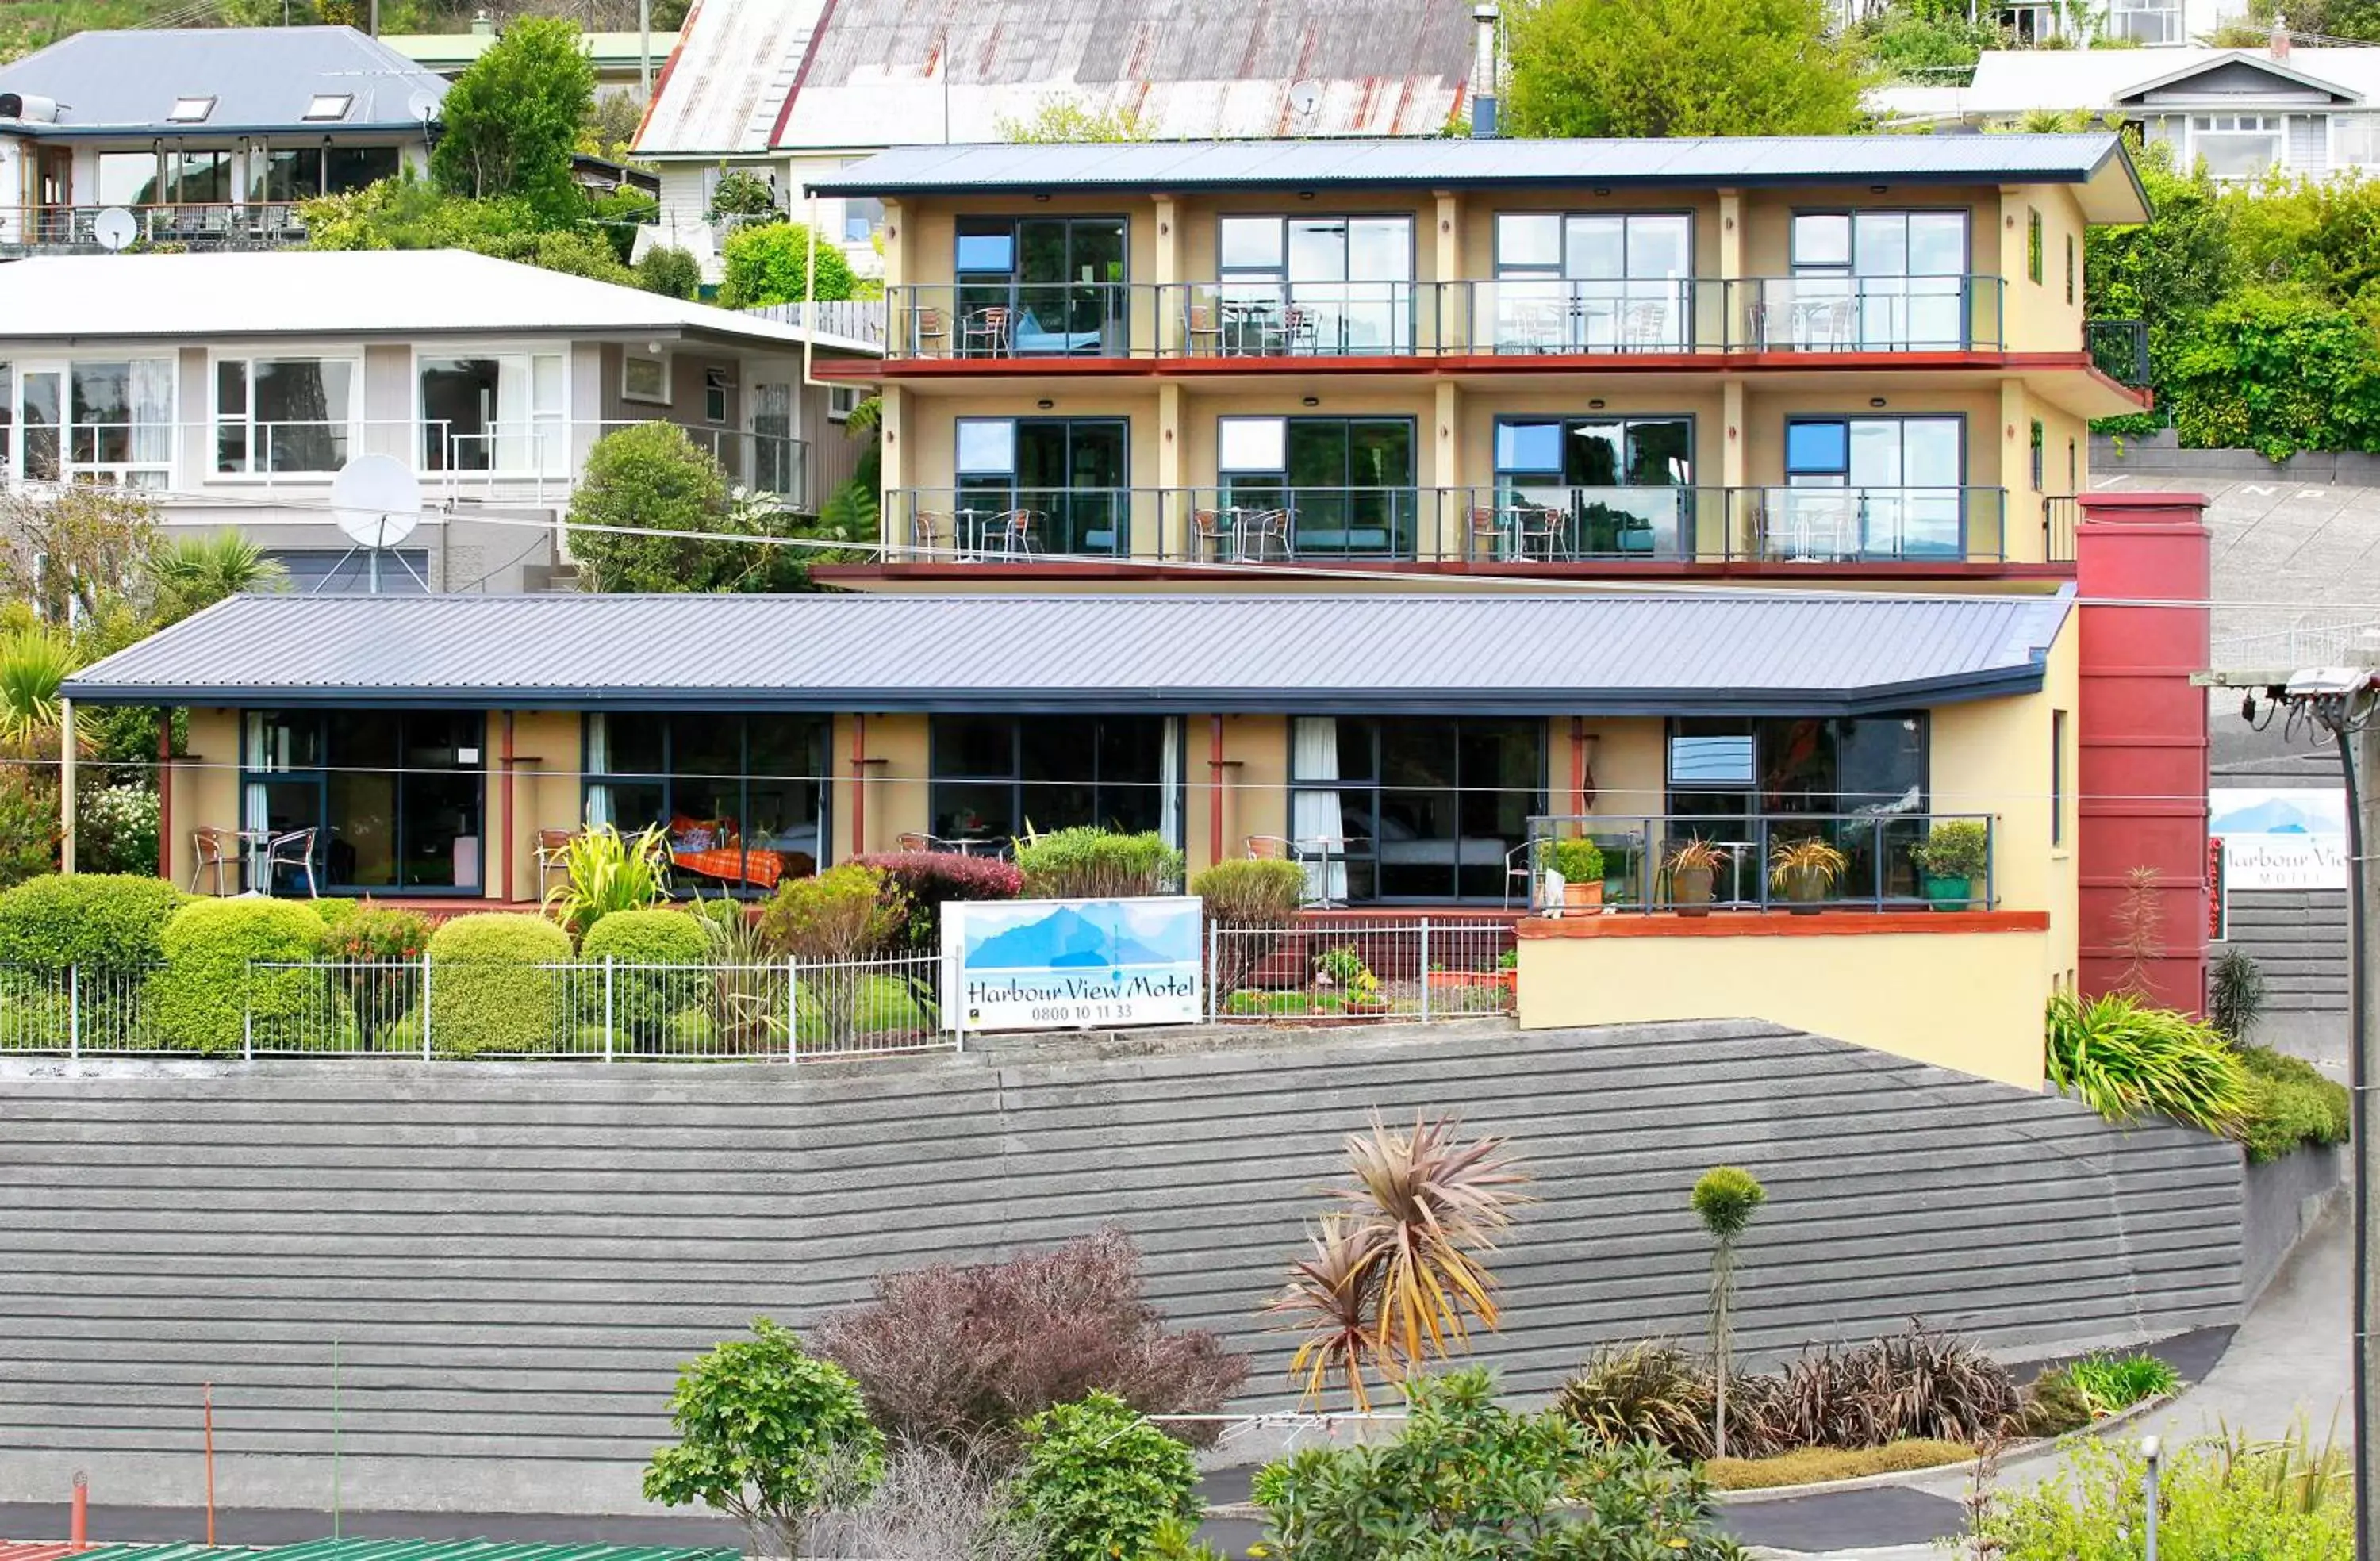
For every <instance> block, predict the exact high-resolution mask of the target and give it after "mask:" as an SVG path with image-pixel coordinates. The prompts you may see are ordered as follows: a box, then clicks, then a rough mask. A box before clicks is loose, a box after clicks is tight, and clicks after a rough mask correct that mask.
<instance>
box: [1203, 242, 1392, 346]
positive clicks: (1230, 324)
mask: <svg viewBox="0 0 2380 1561" xmlns="http://www.w3.org/2000/svg"><path fill="white" fill-rule="evenodd" d="M1217 221H1218V224H1219V225H1218V229H1217V235H1216V245H1217V250H1216V253H1217V257H1218V260H1219V261H1220V264H1219V267H1218V271H1217V276H1218V287H1217V292H1218V295H1219V298H1220V304H1221V307H1222V315H1223V318H1222V326H1223V330H1224V338H1223V351H1225V352H1227V353H1256V354H1306V353H1362V352H1409V351H1411V350H1412V348H1413V273H1414V232H1413V219H1412V218H1411V217H1405V216H1379V217H1266V216H1246V217H1222V218H1219V219H1217Z"/></svg>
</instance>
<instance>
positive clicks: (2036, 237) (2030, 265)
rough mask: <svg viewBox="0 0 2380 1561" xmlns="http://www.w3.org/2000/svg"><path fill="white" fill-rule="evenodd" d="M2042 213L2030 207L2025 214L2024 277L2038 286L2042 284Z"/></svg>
mask: <svg viewBox="0 0 2380 1561" xmlns="http://www.w3.org/2000/svg"><path fill="white" fill-rule="evenodd" d="M2041 250H2042V238H2041V213H2040V212H2036V211H2034V209H2033V208H2032V207H2030V206H2028V207H2026V208H2025V212H2024V275H2025V280H2026V281H2028V282H2031V283H2033V284H2035V285H2036V286H2037V285H2039V284H2040V282H2041V268H2042V263H2043V262H2042V252H2041Z"/></svg>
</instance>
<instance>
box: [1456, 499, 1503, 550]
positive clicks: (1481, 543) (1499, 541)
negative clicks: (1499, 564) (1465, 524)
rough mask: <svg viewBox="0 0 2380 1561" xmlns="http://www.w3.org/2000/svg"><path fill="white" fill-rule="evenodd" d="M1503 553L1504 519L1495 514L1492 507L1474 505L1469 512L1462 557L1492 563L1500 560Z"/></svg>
mask: <svg viewBox="0 0 2380 1561" xmlns="http://www.w3.org/2000/svg"><path fill="white" fill-rule="evenodd" d="M1503 552H1504V517H1503V516H1502V515H1500V514H1497V513H1496V510H1495V507H1494V506H1493V505H1489V504H1477V505H1474V506H1473V507H1472V511H1471V528H1470V531H1469V534H1468V536H1467V538H1466V542H1465V546H1464V550H1463V556H1464V557H1465V558H1466V559H1471V560H1477V559H1488V560H1490V561H1493V560H1495V559H1499V558H1501V557H1502V556H1503Z"/></svg>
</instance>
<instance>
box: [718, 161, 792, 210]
mask: <svg viewBox="0 0 2380 1561" xmlns="http://www.w3.org/2000/svg"><path fill="white" fill-rule="evenodd" d="M710 214H711V215H712V216H714V217H770V216H781V215H783V212H779V210H778V209H777V192H776V191H775V190H774V189H772V188H770V185H769V181H768V180H767V179H766V178H764V177H763V176H761V175H759V174H756V173H754V172H753V171H752V170H751V169H749V168H731V169H728V170H727V171H726V172H724V173H722V174H721V175H719V182H718V183H717V184H716V185H714V186H712V187H711V191H710Z"/></svg>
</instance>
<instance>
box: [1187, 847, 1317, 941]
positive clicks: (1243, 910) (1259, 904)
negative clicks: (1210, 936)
mask: <svg viewBox="0 0 2380 1561" xmlns="http://www.w3.org/2000/svg"><path fill="white" fill-rule="evenodd" d="M1190 892H1191V893H1193V894H1195V895H1196V896H1197V897H1198V898H1199V899H1200V900H1202V901H1204V902H1206V907H1207V919H1208V921H1209V922H1211V923H1213V924H1214V925H1215V926H1219V927H1228V928H1230V929H1232V930H1233V931H1245V930H1247V929H1250V928H1264V927H1285V926H1289V925H1290V924H1291V923H1292V922H1294V921H1295V920H1296V919H1297V911H1298V907H1299V906H1301V905H1303V904H1304V903H1305V868H1304V867H1301V866H1299V865H1297V864H1296V863H1294V862H1285V861H1281V859H1279V858H1260V859H1240V860H1234V861H1229V862H1218V863H1216V864H1215V865H1213V866H1211V867H1209V868H1208V869H1207V870H1206V871H1205V872H1203V873H1200V874H1199V875H1198V876H1197V877H1195V878H1192V879H1191V880H1190Z"/></svg>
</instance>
